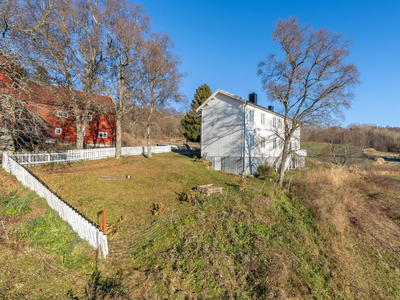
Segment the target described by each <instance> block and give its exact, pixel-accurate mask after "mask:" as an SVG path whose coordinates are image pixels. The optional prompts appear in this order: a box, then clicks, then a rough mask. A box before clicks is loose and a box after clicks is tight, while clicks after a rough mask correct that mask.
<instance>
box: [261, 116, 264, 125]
mask: <svg viewBox="0 0 400 300" xmlns="http://www.w3.org/2000/svg"><path fill="white" fill-rule="evenodd" d="M261 124H262V125H265V114H261Z"/></svg>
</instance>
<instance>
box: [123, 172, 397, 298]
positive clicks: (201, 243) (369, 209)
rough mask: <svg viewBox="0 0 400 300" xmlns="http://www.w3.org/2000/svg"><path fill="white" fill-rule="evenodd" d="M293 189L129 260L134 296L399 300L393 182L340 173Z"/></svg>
mask: <svg viewBox="0 0 400 300" xmlns="http://www.w3.org/2000/svg"><path fill="white" fill-rule="evenodd" d="M293 182H294V183H293V185H292V188H291V192H288V191H287V190H281V189H280V188H273V189H269V191H268V192H265V193H264V195H262V196H261V195H256V194H251V193H250V194H244V195H241V196H240V197H237V198H236V199H232V200H231V201H228V202H226V203H224V204H223V205H222V206H219V207H217V208H215V209H213V210H212V211H210V212H208V213H206V214H204V215H198V216H196V217H192V218H188V219H186V220H184V221H183V222H182V223H181V224H179V225H177V226H175V227H173V228H170V230H169V232H168V234H167V235H165V236H164V237H162V238H160V239H158V240H156V241H155V242H154V244H152V245H149V246H148V247H146V248H144V249H143V250H142V251H139V252H138V253H137V254H136V258H135V259H134V261H133V262H132V266H133V267H134V268H135V269H137V270H138V271H137V272H136V273H134V275H132V278H136V279H137V278H141V280H142V285H135V288H137V289H140V288H142V289H143V290H142V292H143V293H145V292H147V293H148V295H149V296H150V295H152V294H153V293H158V294H159V295H162V296H164V297H169V298H174V297H175V298H179V299H183V297H188V298H191V297H192V298H195V299H197V298H200V299H212V298H217V299H219V298H228V299H230V298H237V299H273V298H282V297H289V298H294V299H344V298H345V299H399V298H400V277H399V276H398V275H399V272H400V251H399V250H400V241H399V240H398V237H399V236H400V227H399V220H400V194H399V189H400V186H399V182H396V181H394V180H392V179H389V178H383V177H382V176H379V175H377V174H376V173H375V172H365V171H357V170H352V169H345V168H331V169H324V170H316V171H314V170H308V171H306V172H302V173H301V174H299V176H296V177H295V178H294V180H293ZM140 271H141V272H142V273H141V274H142V277H139V275H138V272H139V274H140ZM143 274H151V275H150V276H144V275H143ZM126 280H127V281H129V278H127V279H126ZM146 280H147V281H146ZM131 282H135V280H133V279H131ZM143 282H145V284H143ZM146 283H147V284H146Z"/></svg>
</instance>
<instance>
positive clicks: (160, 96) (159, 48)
mask: <svg viewBox="0 0 400 300" xmlns="http://www.w3.org/2000/svg"><path fill="white" fill-rule="evenodd" d="M172 46H173V44H172V41H171V40H170V38H169V37H168V36H167V35H161V34H153V35H152V37H151V39H150V40H149V41H148V42H147V44H146V50H145V51H146V52H145V54H144V55H143V69H142V74H143V75H142V78H143V82H144V89H143V92H142V94H141V98H142V102H143V106H145V108H146V109H145V110H144V112H145V114H146V115H145V116H144V118H143V119H142V122H141V124H142V126H143V127H145V128H146V140H147V157H149V158H151V157H152V154H151V126H152V125H153V117H154V114H155V113H156V112H157V110H158V109H159V108H161V107H163V106H164V105H165V104H167V103H168V102H170V101H180V100H181V99H183V96H182V95H181V94H180V93H179V87H180V84H181V79H182V76H183V74H182V73H180V72H179V70H178V65H179V64H180V60H179V58H178V57H177V56H175V55H173V54H172V53H171V49H172Z"/></svg>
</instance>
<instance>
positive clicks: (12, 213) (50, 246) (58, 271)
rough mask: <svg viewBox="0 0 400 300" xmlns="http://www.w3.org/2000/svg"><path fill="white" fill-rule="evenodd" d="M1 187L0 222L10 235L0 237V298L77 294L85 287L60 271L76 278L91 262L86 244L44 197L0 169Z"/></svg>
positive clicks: (44, 297) (89, 250)
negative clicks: (82, 267) (0, 221)
mask: <svg viewBox="0 0 400 300" xmlns="http://www.w3.org/2000/svg"><path fill="white" fill-rule="evenodd" d="M0 184H1V186H2V189H1V191H0V218H1V220H3V222H4V224H5V226H6V230H7V233H8V237H9V240H7V239H6V236H5V235H4V234H3V232H2V234H0V261H1V269H2V272H1V273H2V274H4V275H2V276H1V280H0V296H3V297H4V298H5V299H8V298H10V299H51V298H53V299H55V298H58V299H63V298H64V297H65V296H66V293H67V292H68V291H71V292H77V291H80V292H82V291H83V290H84V286H85V285H83V284H82V282H81V281H79V280H77V279H76V278H72V277H70V276H69V275H67V274H65V273H63V272H68V273H74V274H75V275H81V270H80V268H81V266H84V265H86V266H88V265H90V264H91V263H92V262H91V261H93V259H91V258H92V257H93V255H92V252H93V251H92V250H91V248H90V247H89V245H87V243H85V242H83V241H82V240H81V239H79V237H78V236H77V235H76V234H75V233H74V232H73V231H72V229H71V228H70V226H69V225H68V224H66V223H65V222H64V221H62V220H61V219H60V218H59V217H58V215H57V214H56V213H55V212H54V211H53V210H51V209H50V208H49V207H48V205H47V204H46V202H45V200H44V199H42V198H40V197H38V196H37V195H36V194H35V193H34V192H30V191H29V190H27V189H25V188H24V187H23V186H22V185H21V184H20V183H19V182H18V181H17V180H16V179H15V177H14V176H11V175H10V174H8V173H6V172H5V171H4V170H1V171H0ZM2 231H3V230H2ZM89 268H90V267H89ZM92 269H93V268H92ZM0 298H1V297H0Z"/></svg>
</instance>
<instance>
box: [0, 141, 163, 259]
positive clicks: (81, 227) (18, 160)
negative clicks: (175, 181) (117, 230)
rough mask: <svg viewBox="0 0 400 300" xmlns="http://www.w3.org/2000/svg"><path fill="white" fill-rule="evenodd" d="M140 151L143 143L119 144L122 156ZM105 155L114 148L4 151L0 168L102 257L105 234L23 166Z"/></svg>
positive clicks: (160, 150) (155, 150)
mask: <svg viewBox="0 0 400 300" xmlns="http://www.w3.org/2000/svg"><path fill="white" fill-rule="evenodd" d="M151 151H152V153H167V152H171V146H153V147H151ZM141 154H147V147H146V146H143V147H122V155H123V156H132V155H141ZM108 157H115V148H97V149H84V150H68V151H65V152H52V153H49V152H47V153H46V152H43V153H26V154H16V155H13V156H8V155H7V154H6V153H3V169H4V170H6V171H7V172H9V173H11V174H12V175H14V176H15V177H17V179H18V180H19V181H20V182H21V183H22V184H23V185H24V186H25V187H27V188H29V189H31V190H33V191H35V192H36V193H37V194H38V195H39V196H40V197H43V198H45V199H46V201H47V203H48V204H49V205H50V207H51V208H52V209H54V210H55V211H56V212H57V213H58V214H59V215H60V217H61V218H62V219H63V220H64V221H66V222H68V224H70V225H71V227H72V229H73V230H74V231H75V232H76V233H78V235H79V237H80V238H81V239H83V240H86V241H88V242H89V244H90V245H91V246H92V247H94V248H95V249H99V248H100V252H101V253H103V256H104V257H106V256H107V254H108V244H107V236H106V235H105V234H103V233H102V232H101V231H100V230H99V229H98V228H97V227H96V226H94V225H93V224H92V223H91V222H90V221H88V220H87V219H86V218H85V217H84V216H82V215H81V214H79V213H78V212H77V211H76V210H74V209H73V208H72V207H70V206H69V205H68V204H67V203H66V202H64V201H63V200H62V199H60V198H58V197H57V196H56V195H55V194H54V193H53V192H51V191H50V190H49V189H48V188H47V187H46V186H45V185H43V184H42V183H41V182H40V181H39V180H38V179H36V177H35V176H33V175H32V174H31V173H30V172H29V171H28V170H26V169H25V168H24V167H27V166H35V165H40V164H51V163H67V162H74V161H82V160H96V159H104V158H108Z"/></svg>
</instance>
